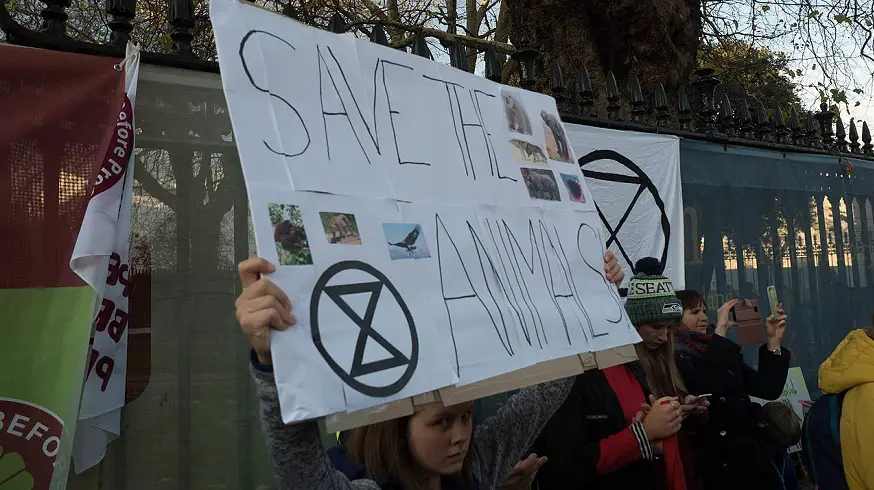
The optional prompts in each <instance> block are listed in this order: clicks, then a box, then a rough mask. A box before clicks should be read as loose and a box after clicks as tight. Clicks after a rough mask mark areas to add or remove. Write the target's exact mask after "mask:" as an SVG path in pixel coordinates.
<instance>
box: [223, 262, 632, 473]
mask: <svg viewBox="0 0 874 490" xmlns="http://www.w3.org/2000/svg"><path fill="white" fill-rule="evenodd" d="M604 261H605V267H604V269H605V272H606V276H607V279H608V280H609V281H610V282H613V283H617V282H621V281H622V277H623V274H622V270H621V268H620V267H619V265H618V264H617V263H616V259H615V257H613V254H612V253H610V252H608V253H607V254H606V255H605V256H604ZM239 269H240V280H241V281H242V283H243V292H242V293H241V294H240V297H239V298H237V302H236V307H237V320H238V321H239V323H240V328H241V329H242V330H243V333H245V334H246V337H247V338H248V340H249V343H250V344H251V345H252V355H251V359H250V362H251V365H252V368H251V372H252V375H253V377H254V378H255V387H256V389H257V392H258V397H259V399H260V401H261V425H262V428H263V430H264V437H265V439H266V440H267V448H268V454H269V456H270V460H271V463H272V465H273V471H274V473H275V475H276V479H277V483H278V487H279V488H281V489H301V490H315V489H319V490H336V489H344V490H345V489H367V490H377V489H383V490H387V489H392V490H418V489H426V490H449V489H452V490H493V489H495V488H497V487H498V486H499V485H500V484H501V483H502V482H503V481H504V480H505V478H506V477H507V476H508V475H510V473H511V471H512V470H513V468H514V466H515V465H516V464H517V463H518V462H519V461H520V459H522V457H523V456H525V454H527V453H526V451H527V449H528V448H529V447H530V446H531V444H532V443H533V442H534V439H535V438H536V437H537V435H538V434H539V433H540V430H541V428H543V426H544V425H546V422H547V421H548V420H549V418H550V417H551V416H552V414H553V413H554V412H555V410H556V409H557V408H558V407H559V405H561V403H562V402H563V401H564V399H565V397H567V394H568V392H569V391H570V389H571V386H572V385H573V382H574V379H573V378H566V379H560V380H556V381H552V382H549V383H543V384H540V385H537V386H532V387H528V388H525V389H523V390H521V391H519V392H518V393H517V394H516V395H514V396H512V397H510V399H509V400H508V401H507V403H506V404H505V405H504V406H503V407H501V409H500V410H498V413H497V414H495V415H494V416H492V417H489V418H488V419H486V420H485V421H483V423H482V424H479V425H478V426H477V428H476V431H474V430H473V420H472V417H473V402H468V403H463V404H460V405H454V406H450V407H444V406H443V405H442V404H439V403H434V404H429V405H425V406H424V407H421V408H420V409H418V410H417V411H416V413H415V414H413V415H410V416H407V417H402V418H400V419H396V420H390V421H387V422H380V423H377V424H372V425H369V426H365V427H360V428H358V429H353V430H351V431H349V435H348V437H349V439H348V440H347V441H346V443H347V448H348V450H349V455H350V456H351V457H352V459H354V460H355V462H357V463H358V464H360V465H363V466H364V469H363V473H364V477H363V478H359V479H356V480H353V481H350V480H349V478H348V477H347V476H346V475H345V474H344V473H343V472H341V471H338V470H337V469H335V468H334V467H333V465H332V464H331V461H330V459H329V458H328V456H327V455H326V454H325V451H324V448H323V447H322V444H321V440H320V438H319V428H318V424H317V423H316V421H314V420H311V421H304V422H299V423H294V424H289V425H285V424H283V423H282V416H281V414H280V410H279V399H278V396H277V391H276V384H275V381H274V378H273V369H272V362H271V356H270V331H271V330H272V329H277V330H285V329H287V328H289V327H293V326H294V324H295V322H296V320H295V318H294V316H293V315H292V305H291V301H290V300H289V299H288V296H286V294H285V293H284V292H283V291H282V290H281V289H280V288H279V287H278V286H277V285H276V284H274V283H273V282H271V281H270V280H269V279H267V278H262V277H261V276H262V274H268V273H271V272H274V271H275V270H276V267H275V266H274V265H273V264H271V263H269V262H268V261H266V260H264V259H261V258H252V259H249V260H246V261H245V262H242V263H241V264H240V266H239Z"/></svg>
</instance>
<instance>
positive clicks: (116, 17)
mask: <svg viewBox="0 0 874 490" xmlns="http://www.w3.org/2000/svg"><path fill="white" fill-rule="evenodd" d="M136 9H137V2H136V0H106V13H107V14H109V15H110V16H111V19H110V20H109V23H108V25H109V30H110V31H111V33H110V34H109V44H111V45H113V46H118V47H120V48H124V47H125V46H126V45H127V42H128V41H130V33H131V31H132V30H133V28H134V26H133V25H131V21H132V20H133V18H134V17H135V16H136Z"/></svg>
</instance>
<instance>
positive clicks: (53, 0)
mask: <svg viewBox="0 0 874 490" xmlns="http://www.w3.org/2000/svg"><path fill="white" fill-rule="evenodd" d="M42 2H43V3H44V4H46V6H45V7H44V8H43V9H42V11H40V13H39V15H40V17H42V26H41V27H40V32H42V33H43V34H48V35H49V36H65V37H66V35H67V19H68V18H69V16H68V15H67V12H66V9H67V7H69V6H70V0H42Z"/></svg>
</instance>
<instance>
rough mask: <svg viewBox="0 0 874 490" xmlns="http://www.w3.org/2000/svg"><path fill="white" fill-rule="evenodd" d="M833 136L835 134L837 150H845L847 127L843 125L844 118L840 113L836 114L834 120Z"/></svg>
mask: <svg viewBox="0 0 874 490" xmlns="http://www.w3.org/2000/svg"><path fill="white" fill-rule="evenodd" d="M835 136H837V144H836V145H835V146H836V147H837V149H838V151H843V152H846V151H847V129H846V127H844V120H843V119H841V115H840V114H837V120H836V121H835Z"/></svg>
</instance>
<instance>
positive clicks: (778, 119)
mask: <svg viewBox="0 0 874 490" xmlns="http://www.w3.org/2000/svg"><path fill="white" fill-rule="evenodd" d="M787 136H789V131H787V130H786V120H785V118H784V117H783V109H781V108H780V106H779V105H778V106H777V108H776V109H774V141H775V142H776V143H788V140H787V138H786V137H787Z"/></svg>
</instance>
